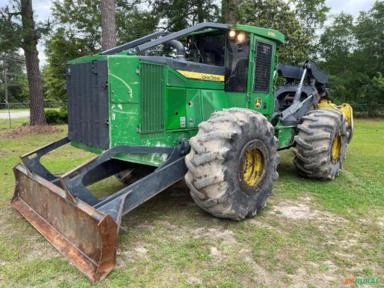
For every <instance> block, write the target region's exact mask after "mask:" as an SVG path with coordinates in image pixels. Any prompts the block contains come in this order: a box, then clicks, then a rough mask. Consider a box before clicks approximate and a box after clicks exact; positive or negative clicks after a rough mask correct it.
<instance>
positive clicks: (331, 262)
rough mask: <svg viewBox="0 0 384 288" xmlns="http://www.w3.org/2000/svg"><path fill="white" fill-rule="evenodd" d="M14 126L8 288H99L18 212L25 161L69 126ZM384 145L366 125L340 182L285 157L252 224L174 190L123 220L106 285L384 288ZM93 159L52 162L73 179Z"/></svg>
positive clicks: (383, 137) (0, 262)
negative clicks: (367, 285) (23, 131)
mask: <svg viewBox="0 0 384 288" xmlns="http://www.w3.org/2000/svg"><path fill="white" fill-rule="evenodd" d="M25 122H27V119H13V125H15V126H16V125H22V124H23V123H25ZM7 125H8V123H7V121H6V120H0V156H1V164H0V286H5V287H9V286H12V287H14V286H15V287H25V286H39V287H40V286H42V287H89V286H90V283H89V282H88V280H87V278H85V277H84V276H83V275H82V274H81V273H80V272H79V271H77V270H76V269H75V268H74V267H73V266H71V265H69V264H68V262H67V261H66V260H65V259H64V258H63V257H61V256H60V255H59V254H58V253H57V252H55V250H54V249H53V248H52V247H51V246H50V245H49V244H48V243H47V241H46V240H45V239H44V238H43V237H42V236H40V235H39V233H38V232H37V231H36V230H34V228H32V227H31V226H30V225H29V224H28V222H27V221H25V220H24V219H23V218H22V217H21V216H20V215H19V214H18V213H17V212H16V211H14V210H13V209H12V208H10V207H9V199H10V198H11V196H12V193H13V187H14V177H13V173H12V167H13V166H14V165H15V164H16V163H17V162H18V161H19V155H21V154H23V153H25V152H28V151H30V150H32V149H35V148H37V147H39V146H41V145H43V144H45V143H47V142H50V141H53V140H56V139H59V138H60V137H63V136H65V135H66V129H67V128H66V126H58V128H60V129H61V130H62V131H60V132H57V133H53V134H34V135H24V136H20V137H17V138H8V137H5V136H6V135H9V133H10V131H9V130H8V129H7ZM383 143H384V121H378V120H358V121H356V130H355V135H354V138H353V139H352V143H351V144H350V146H349V150H348V154H347V160H346V162H345V166H344V170H343V171H342V172H341V173H340V176H339V177H338V178H337V179H336V180H335V181H332V182H323V181H313V180H309V179H305V178H300V177H298V176H297V175H296V172H295V169H294V167H293V165H292V164H291V162H292V155H291V153H290V152H289V151H286V152H282V153H281V154H282V161H281V163H280V166H279V174H280V178H279V180H278V182H277V183H276V185H275V188H274V193H273V195H272V196H271V197H270V198H269V202H268V206H267V208H265V209H264V210H263V211H261V213H259V215H258V216H257V217H256V218H254V219H249V220H246V221H242V222H232V221H227V220H220V219H216V218H213V217H211V216H210V215H207V214H206V213H204V212H203V211H201V210H200V209H199V208H198V207H197V206H196V205H194V203H193V201H192V199H191V198H190V196H189V194H188V190H187V189H186V188H185V187H184V186H182V185H179V186H174V187H172V188H170V189H168V190H167V191H165V192H163V193H161V194H160V195H158V196H156V197H155V198H154V199H152V200H150V201H148V202H147V203H145V204H143V205H142V206H140V207H138V208H137V209H135V210H134V211H132V212H131V213H129V214H128V215H127V216H126V217H125V218H124V219H123V223H122V228H121V231H120V235H119V250H118V263H117V267H116V269H115V270H114V271H113V272H112V273H111V274H110V275H109V276H108V277H107V278H106V279H105V280H103V281H100V282H98V283H97V284H96V286H97V287H122V286H124V287H288V286H299V287H340V286H342V283H343V280H344V279H345V278H347V277H378V278H379V279H380V281H381V285H384V279H383V278H382V277H383V271H384V257H383V255H384V227H383V225H384V189H383V188H382V187H384V177H383V176H384V175H383V174H384V149H383V147H382V145H383ZM92 156H93V155H92V154H91V153H87V152H84V151H80V150H78V149H75V148H73V147H70V146H68V147H65V148H63V149H61V150H58V151H55V152H54V153H52V155H49V156H48V157H46V159H44V163H46V164H47V166H48V167H49V168H50V169H52V170H53V171H55V172H58V173H63V172H65V171H68V170H69V169H71V168H73V167H75V166H76V165H78V164H80V163H82V162H83V161H85V160H87V159H89V158H90V157H92ZM111 187H112V188H114V189H117V188H119V187H121V186H120V184H119V183H118V182H116V181H115V180H114V179H108V180H106V181H104V182H103V183H101V184H98V185H96V186H95V187H94V188H95V190H98V193H100V194H105V193H107V192H108V191H109V190H110V189H111ZM300 209H301V210H300ZM289 211H291V213H292V211H307V213H308V215H306V214H305V213H304V214H305V215H304V216H302V217H299V216H300V214H295V215H293V216H289V215H288V214H287V213H288V212H289ZM294 213H297V212H294ZM287 215H288V216H287ZM297 215H299V216H297ZM380 223H382V224H380Z"/></svg>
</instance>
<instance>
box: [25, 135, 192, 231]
mask: <svg viewBox="0 0 384 288" xmlns="http://www.w3.org/2000/svg"><path fill="white" fill-rule="evenodd" d="M69 142H70V140H69V138H68V137H65V138H63V139H60V140H58V141H56V142H52V143H50V144H48V145H45V146H43V147H41V148H38V149H36V150H34V151H32V152H30V153H27V154H25V155H23V156H22V157H21V160H22V162H23V163H24V165H25V166H26V168H27V169H28V170H29V171H30V172H31V173H32V174H37V175H39V176H40V177H42V178H44V179H46V180H48V181H49V182H51V183H52V184H55V185H58V186H61V187H63V188H64V189H65V191H66V192H67V193H68V194H69V195H68V196H70V198H73V199H76V198H77V199H80V200H82V201H84V202H86V203H87V204H89V205H91V206H93V207H94V208H95V209H97V210H98V211H99V212H103V213H106V214H109V215H110V216H111V217H112V218H113V219H114V220H115V221H116V223H118V224H119V223H120V221H121V217H122V216H123V215H125V214H127V213H128V212H129V211H131V210H133V209H134V208H136V207H137V206H139V205H141V204H142V203H144V202H145V201H147V200H149V199H150V198H152V197H153V196H155V195H157V194H158V193H160V192H161V191H163V190H164V189H166V188H168V187H169V186H171V185H173V184H174V183H176V182H177V181H179V180H181V179H182V178H183V177H184V175H185V173H186V172H187V168H186V166H185V163H184V155H185V154H186V153H187V152H188V151H189V144H188V142H187V141H181V142H180V143H179V144H178V145H176V146H175V147H173V148H169V147H146V146H116V147H113V148H111V149H109V150H106V151H105V152H104V153H102V154H100V155H98V156H96V157H95V158H93V159H91V160H90V161H88V162H86V163H84V164H82V165H80V166H78V167H76V168H75V169H73V170H72V171H69V172H68V173H66V174H64V175H63V176H61V177H57V176H56V175H53V174H52V173H51V172H49V171H48V170H47V169H46V168H45V167H44V166H43V165H42V164H41V163H40V159H41V157H42V156H44V155H46V154H47V153H49V152H51V151H52V150H55V149H57V148H59V147H61V146H63V145H65V144H67V143H69ZM149 153H159V154H167V155H168V159H167V160H166V161H165V162H164V163H163V164H162V165H161V166H159V167H157V168H156V169H155V171H154V172H153V173H151V174H149V175H147V176H145V177H143V178H142V179H140V180H138V181H136V182H134V183H132V184H131V185H128V186H126V187H124V188H122V189H121V190H119V191H117V192H115V193H114V194H112V195H110V196H108V197H106V198H105V199H102V200H99V199H97V198H96V197H95V196H94V195H93V194H92V193H91V192H90V191H89V190H88V189H87V187H86V186H88V185H90V184H93V183H96V182H98V181H100V180H102V179H105V178H108V177H110V176H112V175H114V174H116V173H118V172H121V171H123V170H125V169H127V163H128V162H126V161H123V160H118V159H116V158H114V157H115V156H116V155H117V154H149ZM31 156H32V157H31Z"/></svg>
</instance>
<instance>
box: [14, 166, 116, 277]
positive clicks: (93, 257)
mask: <svg viewBox="0 0 384 288" xmlns="http://www.w3.org/2000/svg"><path fill="white" fill-rule="evenodd" d="M14 173H15V176H16V188H15V193H14V196H13V198H12V201H11V204H12V206H13V207H14V208H16V209H17V210H18V211H19V212H20V213H21V215H23V216H24V217H25V218H26V219H27V220H28V221H29V222H30V223H31V224H32V225H33V226H34V227H35V228H36V229H37V230H38V231H39V232H40V233H41V234H42V235H43V236H44V237H45V238H46V239H47V240H48V241H49V242H50V243H51V244H52V245H53V246H54V247H55V248H56V249H57V250H59V252H60V253H61V254H62V255H64V256H65V257H66V258H67V259H68V260H69V261H70V262H71V263H72V264H73V265H74V266H76V267H77V268H78V269H79V270H80V271H82V272H83V273H84V274H86V275H87V276H88V277H89V279H90V280H91V281H92V282H95V281H97V280H100V279H102V278H104V277H105V276H106V275H107V274H108V273H109V272H110V271H111V270H112V269H113V268H114V266H115V262H116V247H117V236H118V235H117V234H118V225H117V224H116V222H115V221H114V220H113V219H112V217H111V216H110V215H107V214H104V213H102V212H100V211H97V210H96V209H95V208H93V207H92V206H90V205H88V204H87V203H85V202H83V201H81V200H79V199H75V198H73V197H72V196H71V195H70V194H69V193H68V192H67V191H65V190H64V189H62V188H60V187H59V186H57V185H55V184H53V183H51V182H49V181H47V180H45V179H44V178H42V177H40V176H39V175H37V174H32V173H31V172H30V171H28V169H26V167H25V166H24V165H22V164H18V165H17V166H16V167H15V168H14Z"/></svg>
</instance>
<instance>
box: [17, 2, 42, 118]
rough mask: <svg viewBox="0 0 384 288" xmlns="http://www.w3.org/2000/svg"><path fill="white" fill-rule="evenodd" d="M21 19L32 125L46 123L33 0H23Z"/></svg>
mask: <svg viewBox="0 0 384 288" xmlns="http://www.w3.org/2000/svg"><path fill="white" fill-rule="evenodd" d="M21 20H22V26H23V32H22V33H23V35H22V37H23V43H22V48H23V50H24V54H25V64H26V66H27V77H28V87H29V109H30V125H45V124H46V121H45V114H44V98H43V91H42V89H41V75H40V69H39V56H38V51H37V48H36V46H37V40H38V37H37V34H36V31H35V21H34V20H33V11H32V0H21Z"/></svg>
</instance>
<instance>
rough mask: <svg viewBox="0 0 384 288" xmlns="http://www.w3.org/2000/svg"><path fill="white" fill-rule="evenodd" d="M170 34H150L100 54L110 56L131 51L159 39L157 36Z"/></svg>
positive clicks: (159, 32) (160, 32) (161, 32)
mask: <svg viewBox="0 0 384 288" xmlns="http://www.w3.org/2000/svg"><path fill="white" fill-rule="evenodd" d="M169 33H170V32H165V31H157V32H153V33H152V34H149V35H146V36H144V37H141V38H139V39H135V40H133V41H130V42H127V43H125V44H122V45H120V46H116V47H113V48H111V49H108V50H105V51H103V52H101V54H102V55H111V54H116V53H119V52H121V51H124V50H128V49H132V48H135V47H136V46H138V45H141V44H143V43H145V42H147V41H150V40H152V39H153V38H156V37H159V36H164V35H167V34H169Z"/></svg>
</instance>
